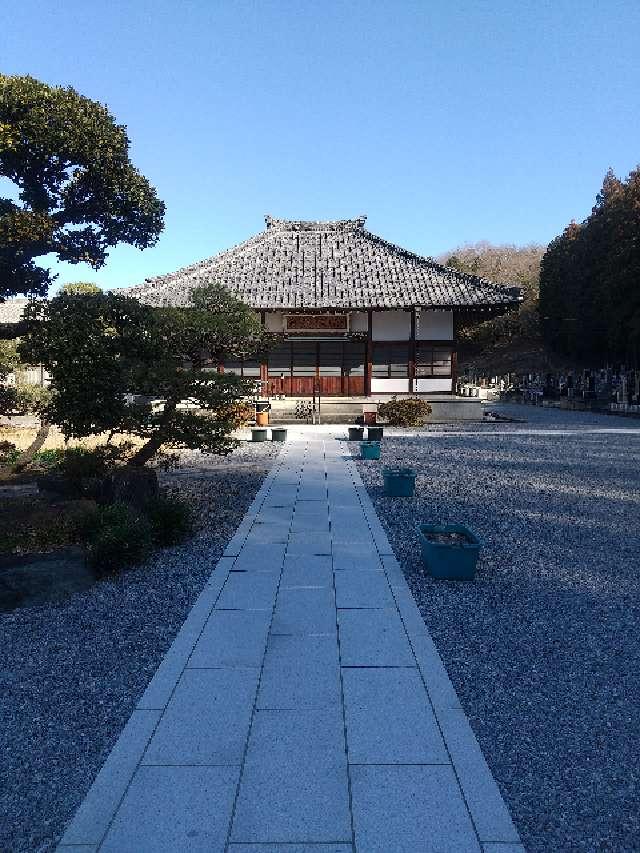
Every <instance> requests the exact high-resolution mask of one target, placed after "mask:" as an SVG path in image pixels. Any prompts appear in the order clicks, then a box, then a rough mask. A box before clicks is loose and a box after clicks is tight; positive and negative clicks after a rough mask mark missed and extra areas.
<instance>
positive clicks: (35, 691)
mask: <svg viewBox="0 0 640 853" xmlns="http://www.w3.org/2000/svg"><path fill="white" fill-rule="evenodd" d="M278 449H279V445H278V446H276V445H272V444H271V443H264V444H243V445H242V447H241V448H240V449H238V450H237V451H236V452H235V453H233V454H232V455H231V456H229V457H226V458H225V457H203V456H201V455H200V454H199V453H194V454H188V453H185V454H183V460H184V464H183V466H182V467H181V468H180V469H178V470H177V471H176V472H175V473H172V474H169V475H166V476H165V477H163V479H164V481H165V483H167V484H169V485H171V486H172V488H173V487H175V488H178V489H180V490H181V491H183V492H185V493H188V494H189V495H191V497H192V498H193V500H194V502H195V503H196V505H197V507H198V513H199V517H200V520H201V528H200V529H199V531H198V532H197V533H196V535H195V536H194V537H193V538H192V539H191V540H190V541H189V542H187V543H185V544H183V545H181V546H177V547H174V548H168V549H165V550H164V551H160V552H158V553H157V554H156V555H155V556H154V557H153V558H152V559H150V560H149V561H148V562H147V563H145V564H144V565H141V566H138V567H136V568H134V569H131V570H129V571H127V572H123V573H122V574H121V575H119V576H118V577H116V578H114V579H110V580H104V581H100V582H99V583H97V584H96V585H95V586H94V587H92V588H91V589H89V590H87V591H86V592H81V593H76V594H74V595H72V596H71V597H70V598H68V599H66V600H65V601H62V602H59V603H56V604H53V603H52V604H48V605H44V606H37V607H30V608H24V609H19V610H16V611H14V612H13V613H4V614H0V636H1V637H2V641H1V642H0V673H1V675H0V756H1V758H0V801H1V804H0V815H1V818H0V851H2V853H27V851H28V853H34V851H37V853H45V851H51V850H53V849H54V848H55V846H56V843H57V841H58V840H59V838H60V836H61V834H62V832H63V830H64V827H65V825H66V823H67V822H68V820H69V819H70V818H71V816H72V815H73V813H74V812H75V810H76V808H77V806H78V805H79V803H80V802H81V801H82V799H83V798H84V796H85V794H86V792H87V790H88V789H89V787H90V785H91V782H92V781H93V778H94V776H95V774H96V772H97V771H98V770H99V768H100V767H101V766H102V764H103V762H104V759H105V758H106V757H107V755H108V754H109V752H110V750H111V748H112V746H113V744H114V742H115V741H116V739H117V737H118V735H119V734H120V731H121V730H122V728H123V726H124V724H125V722H126V721H127V719H128V717H129V715H130V714H131V711H132V710H133V708H134V706H135V703H136V702H137V700H138V698H139V696H140V695H141V694H142V692H143V690H144V688H145V686H146V684H147V682H148V681H149V678H150V677H151V676H152V674H153V673H154V671H155V669H156V668H157V666H158V664H159V663H160V661H161V659H162V657H163V656H164V654H165V652H166V650H167V649H168V647H169V645H170V644H171V642H172V640H173V638H174V636H175V635H176V633H177V631H178V629H179V628H180V625H181V624H182V622H183V621H184V619H185V617H186V615H187V613H188V612H189V610H190V608H191V606H192V604H193V602H194V600H195V598H196V597H197V596H198V594H199V592H200V590H201V589H202V587H203V586H204V583H205V581H206V579H207V578H208V576H209V574H210V572H211V569H212V568H213V566H214V565H215V563H216V561H217V560H218V558H219V557H220V555H221V554H222V551H223V550H224V548H225V546H226V543H227V542H228V540H229V539H230V538H231V536H232V535H233V533H234V531H235V529H236V527H237V526H238V524H239V523H240V520H241V519H242V517H243V516H244V513H245V511H246V509H247V507H248V505H249V504H250V503H251V501H252V500H253V497H254V495H255V493H256V491H257V490H258V488H259V486H260V484H261V482H262V479H263V477H264V475H265V474H266V473H267V471H268V470H269V468H270V466H271V463H272V461H273V458H274V456H275V455H276V453H277V451H278Z"/></svg>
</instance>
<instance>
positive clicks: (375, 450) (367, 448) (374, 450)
mask: <svg viewBox="0 0 640 853" xmlns="http://www.w3.org/2000/svg"><path fill="white" fill-rule="evenodd" d="M360 456H361V457H362V459H380V442H379V441H363V442H362V444H361V445H360Z"/></svg>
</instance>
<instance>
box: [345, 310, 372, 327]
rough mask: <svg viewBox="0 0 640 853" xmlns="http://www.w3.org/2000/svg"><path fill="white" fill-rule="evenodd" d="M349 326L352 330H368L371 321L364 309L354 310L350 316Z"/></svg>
mask: <svg viewBox="0 0 640 853" xmlns="http://www.w3.org/2000/svg"><path fill="white" fill-rule="evenodd" d="M349 328H350V330H351V331H352V332H368V331H369V321H368V318H367V315H366V313H365V312H364V311H354V312H353V313H352V314H351V316H350V317H349Z"/></svg>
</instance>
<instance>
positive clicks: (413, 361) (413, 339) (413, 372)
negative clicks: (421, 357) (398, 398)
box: [409, 308, 416, 394]
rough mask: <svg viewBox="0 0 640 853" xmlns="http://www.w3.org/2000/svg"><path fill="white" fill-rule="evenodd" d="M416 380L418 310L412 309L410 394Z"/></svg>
mask: <svg viewBox="0 0 640 853" xmlns="http://www.w3.org/2000/svg"><path fill="white" fill-rule="evenodd" d="M415 378H416V309H415V308H412V309H411V339H410V341H409V393H410V394H412V393H413V391H414V387H415Z"/></svg>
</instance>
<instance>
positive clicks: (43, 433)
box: [0, 420, 51, 477]
mask: <svg viewBox="0 0 640 853" xmlns="http://www.w3.org/2000/svg"><path fill="white" fill-rule="evenodd" d="M50 429H51V424H50V423H48V422H47V421H44V420H43V421H40V427H39V429H38V432H37V433H36V437H35V438H34V439H33V441H32V442H31V444H30V445H29V447H27V449H26V450H25V451H23V453H21V454H20V456H19V457H18V459H17V460H16V461H15V462H14V464H13V465H11V467H9V468H6V469H5V470H3V471H2V472H1V474H0V476H2V477H7V476H11V475H12V474H19V473H20V472H21V471H24V469H25V468H26V467H27V465H29V464H30V463H31V462H32V461H33V457H34V456H35V455H36V453H37V452H38V451H39V450H40V449H41V448H42V446H43V444H44V443H45V441H46V440H47V437H48V435H49V430H50Z"/></svg>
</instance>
